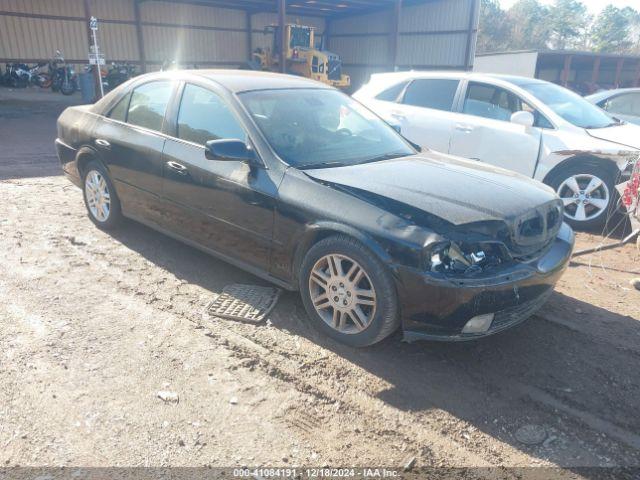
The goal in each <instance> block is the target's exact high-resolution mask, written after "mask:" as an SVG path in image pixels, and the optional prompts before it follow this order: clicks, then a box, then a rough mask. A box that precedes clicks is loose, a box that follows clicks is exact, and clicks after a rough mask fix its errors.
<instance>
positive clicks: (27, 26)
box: [0, 0, 479, 86]
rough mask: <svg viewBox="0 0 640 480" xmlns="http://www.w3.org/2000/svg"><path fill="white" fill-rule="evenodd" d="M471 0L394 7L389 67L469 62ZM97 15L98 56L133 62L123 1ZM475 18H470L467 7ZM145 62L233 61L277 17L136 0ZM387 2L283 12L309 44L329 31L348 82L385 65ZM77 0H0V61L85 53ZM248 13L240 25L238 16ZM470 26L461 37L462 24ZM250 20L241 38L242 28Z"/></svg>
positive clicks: (131, 30) (106, 4)
mask: <svg viewBox="0 0 640 480" xmlns="http://www.w3.org/2000/svg"><path fill="white" fill-rule="evenodd" d="M478 3H479V0H427V1H426V3H420V4H416V5H414V4H409V5H405V6H404V7H403V8H402V10H401V12H400V21H399V37H398V48H397V57H396V59H395V67H396V68H399V69H407V68H416V69H423V68H465V67H467V66H468V65H467V63H468V62H467V59H468V58H470V59H471V61H473V56H474V49H475V35H476V30H477V23H478V19H477V17H478V10H479V9H478ZM88 6H89V10H90V14H92V15H95V16H96V17H97V18H98V19H99V20H100V29H99V32H98V38H99V42H100V45H101V49H102V52H103V53H104V54H105V56H106V58H107V60H108V61H131V62H140V61H141V52H140V49H139V44H138V36H137V30H136V11H135V8H134V3H133V0H88ZM472 12H475V17H474V18H473V20H472V21H471V22H470V16H471V14H472ZM139 13H140V21H141V31H142V39H143V45H144V51H145V54H146V63H147V68H148V70H154V69H158V68H159V67H160V65H161V63H162V62H163V61H165V60H173V59H179V61H180V62H181V63H183V64H185V65H188V66H190V65H194V64H196V65H198V66H220V67H238V66H240V65H242V64H243V63H245V62H246V60H247V58H248V53H249V51H250V49H255V48H256V47H267V46H271V44H272V36H271V35H265V34H264V33H263V31H264V27H265V26H267V25H272V24H275V23H277V16H276V15H275V14H272V13H254V14H252V15H250V16H248V14H247V13H246V12H245V11H242V10H237V9H230V8H216V7H208V6H201V5H195V4H177V3H170V2H165V1H148V2H142V3H141V4H140V8H139ZM391 13H392V12H390V11H389V10H385V11H379V12H375V13H369V14H365V15H354V16H350V17H345V18H340V19H334V20H331V21H330V22H326V21H325V20H324V19H323V18H321V17H309V16H293V15H290V16H288V21H289V22H295V21H299V22H300V23H303V24H306V25H312V26H314V27H316V37H317V44H318V45H319V44H320V42H321V38H322V36H323V34H325V30H327V29H329V30H330V36H329V38H330V40H329V42H330V43H329V49H330V50H331V51H333V52H336V53H338V54H339V55H341V56H342V58H343V61H344V63H345V72H346V73H349V74H350V75H351V76H352V80H353V81H352V83H353V84H354V86H358V85H360V84H361V83H363V82H364V81H366V80H367V78H368V76H369V75H370V74H371V73H373V72H377V71H385V70H389V69H391V68H394V62H393V53H392V52H391V34H392V31H393V28H392V21H393V18H394V16H393V15H392V14H391ZM85 14H86V12H85V8H84V0H0V61H7V60H14V59H15V60H18V59H22V60H27V61H34V60H40V59H41V60H46V59H49V58H51V57H52V56H53V54H54V53H55V50H56V49H60V50H61V51H62V52H63V54H64V55H65V57H66V58H67V59H68V60H70V61H77V62H86V60H85V59H86V58H87V53H88V43H89V42H88V38H87V27H86V20H85ZM249 19H250V26H249V25H248V20H249ZM470 25H471V27H472V30H471V34H472V35H471V36H472V39H471V42H469V26H470ZM248 27H249V28H250V29H251V38H250V41H249V36H248V35H247V28H248Z"/></svg>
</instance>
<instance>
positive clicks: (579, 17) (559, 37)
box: [549, 0, 590, 50]
mask: <svg viewBox="0 0 640 480" xmlns="http://www.w3.org/2000/svg"><path fill="white" fill-rule="evenodd" d="M589 20H590V19H589V15H587V7H586V6H585V5H584V4H583V3H582V2H580V1H578V0H556V1H555V3H554V4H553V5H552V6H551V8H550V9H549V30H550V33H551V46H552V47H553V48H555V49H558V50H564V49H568V48H575V47H576V46H578V45H579V44H580V43H581V41H580V40H581V39H583V38H584V36H585V35H584V34H585V32H586V31H587V26H588V24H589Z"/></svg>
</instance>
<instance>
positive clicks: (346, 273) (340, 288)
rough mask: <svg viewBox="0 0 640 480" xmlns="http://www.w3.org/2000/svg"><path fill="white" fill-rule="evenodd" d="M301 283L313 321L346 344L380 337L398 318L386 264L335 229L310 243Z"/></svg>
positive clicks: (355, 344)
mask: <svg viewBox="0 0 640 480" xmlns="http://www.w3.org/2000/svg"><path fill="white" fill-rule="evenodd" d="M299 286H300V292H301V295H302V301H303V303H304V306H305V309H306V311H307V314H308V315H309V318H310V320H311V322H312V324H313V325H314V326H315V327H316V328H317V329H318V330H320V331H321V332H323V333H325V334H326V335H328V336H330V337H331V338H333V339H335V340H337V341H339V342H341V343H344V344H346V345H349V346H352V347H365V346H368V345H373V344H374V343H378V342H380V341H381V340H383V339H384V338H386V337H388V336H389V335H391V334H392V333H393V332H394V331H395V330H396V329H397V328H398V325H399V323H400V322H399V318H398V299H397V294H396V288H395V284H394V281H393V278H392V276H391V274H390V272H389V270H388V268H387V267H386V266H385V265H384V264H383V263H382V262H381V261H380V260H379V259H378V258H377V257H376V256H375V255H374V254H373V253H372V252H371V251H370V250H369V249H368V248H367V247H365V246H364V245H363V244H362V243H360V242H358V241H357V240H355V239H353V238H351V237H347V236H345V235H336V236H332V237H328V238H325V239H323V240H321V241H320V242H318V243H316V244H315V245H314V246H313V247H311V249H310V250H309V251H308V252H307V254H306V255H305V258H304V260H303V262H302V266H301V269H300V275H299Z"/></svg>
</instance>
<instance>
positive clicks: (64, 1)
mask: <svg viewBox="0 0 640 480" xmlns="http://www.w3.org/2000/svg"><path fill="white" fill-rule="evenodd" d="M82 11H83V4H82V0H51V1H42V0H0V12H5V13H15V15H2V16H0V58H2V59H5V60H9V59H15V60H19V59H48V58H51V57H52V56H53V55H54V54H55V51H56V49H59V50H60V51H62V52H63V53H64V55H65V56H66V57H68V58H84V57H86V56H87V52H86V45H87V27H86V26H85V24H84V23H81V22H78V21H75V20H73V17H76V16H77V15H78V12H82ZM28 14H34V15H35V17H29V16H27V15H28ZM52 15H55V16H57V17H60V18H49V17H48V16H52Z"/></svg>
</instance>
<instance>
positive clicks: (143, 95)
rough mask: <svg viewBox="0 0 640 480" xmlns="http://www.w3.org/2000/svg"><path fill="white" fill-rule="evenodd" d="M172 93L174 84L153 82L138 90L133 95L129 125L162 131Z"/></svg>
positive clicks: (128, 118) (128, 117)
mask: <svg viewBox="0 0 640 480" xmlns="http://www.w3.org/2000/svg"><path fill="white" fill-rule="evenodd" d="M172 91H173V83H172V82H151V83H145V84H144V85H142V86H140V87H138V88H136V89H135V90H134V91H133V93H132V95H131V102H130V104H129V114H128V115H127V123H130V124H132V125H137V126H139V127H145V128H149V129H151V130H157V131H160V130H162V122H163V121H164V113H165V111H166V110H167V105H168V103H169V99H170V98H171V93H172Z"/></svg>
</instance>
